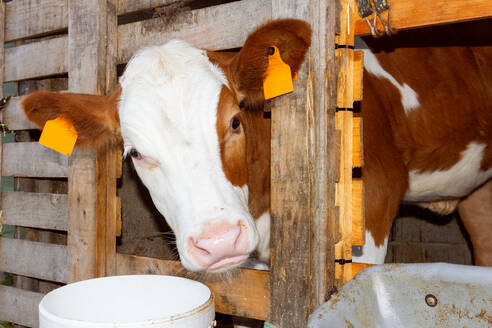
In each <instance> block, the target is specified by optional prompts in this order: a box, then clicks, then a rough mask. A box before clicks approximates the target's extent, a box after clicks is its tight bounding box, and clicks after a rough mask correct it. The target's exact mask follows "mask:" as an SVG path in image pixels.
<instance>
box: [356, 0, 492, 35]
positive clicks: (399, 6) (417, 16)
mask: <svg viewBox="0 0 492 328" xmlns="http://www.w3.org/2000/svg"><path fill="white" fill-rule="evenodd" d="M389 2H390V3H391V26H393V27H395V28H397V29H400V30H402V29H409V28H416V27H424V26H429V25H440V24H449V23H458V22H463V21H470V20H475V19H485V18H490V17H492V2H491V1H489V0H466V1H463V0H433V1H429V0H390V1H389ZM386 15H387V14H386V13H383V16H384V18H385V19H386ZM370 17H371V18H372V17H373V16H372V15H371V16H370ZM371 21H372V19H371ZM378 23H379V22H378ZM378 26H379V28H380V29H381V25H380V24H378ZM355 34H356V35H366V34H370V31H369V27H368V25H367V23H366V21H365V20H364V19H362V18H360V17H359V15H358V14H357V16H356V23H355Z"/></svg>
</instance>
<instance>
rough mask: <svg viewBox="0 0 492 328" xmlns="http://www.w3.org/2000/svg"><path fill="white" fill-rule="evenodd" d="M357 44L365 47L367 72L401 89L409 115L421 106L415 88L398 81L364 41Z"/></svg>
mask: <svg viewBox="0 0 492 328" xmlns="http://www.w3.org/2000/svg"><path fill="white" fill-rule="evenodd" d="M357 46H358V47H359V46H360V47H361V48H363V49H362V51H363V52H364V68H365V69H366V70H367V72H369V73H370V74H373V75H375V76H377V77H379V78H383V79H387V80H388V81H390V82H391V84H393V85H394V86H395V87H396V88H397V89H398V91H400V95H401V103H402V106H403V109H404V110H405V113H406V114H407V115H408V114H409V113H410V112H411V111H412V110H414V109H417V108H419V107H420V103H419V99H418V95H417V93H416V92H415V90H413V89H412V88H411V87H410V86H409V85H408V84H406V83H403V85H401V84H400V83H398V81H397V80H396V79H395V78H394V77H393V76H392V75H391V74H390V73H388V72H387V71H386V70H385V69H384V68H383V67H382V66H381V64H380V63H379V61H378V59H377V58H376V56H375V55H374V54H373V53H372V51H371V50H370V49H369V48H368V47H367V45H366V44H365V43H364V41H362V40H361V39H358V41H357Z"/></svg>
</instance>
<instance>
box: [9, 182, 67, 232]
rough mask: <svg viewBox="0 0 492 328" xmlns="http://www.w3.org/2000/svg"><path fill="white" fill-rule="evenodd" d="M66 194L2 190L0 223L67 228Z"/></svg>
mask: <svg viewBox="0 0 492 328" xmlns="http://www.w3.org/2000/svg"><path fill="white" fill-rule="evenodd" d="M67 215H68V214H67V195H64V194H49V193H34V192H4V193H3V197H2V218H1V222H2V223H7V224H11V225H15V226H23V227H31V228H40V229H52V230H63V231H66V230H67Z"/></svg>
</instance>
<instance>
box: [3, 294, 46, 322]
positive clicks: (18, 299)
mask: <svg viewBox="0 0 492 328" xmlns="http://www.w3.org/2000/svg"><path fill="white" fill-rule="evenodd" d="M43 296H44V295H43V294H41V293H35V292H30V291H27V290H22V289H19V288H14V287H8V286H2V285H0V320H3V321H6V322H13V323H16V324H19V325H22V326H27V327H39V321H38V306H39V303H40V302H41V299H42V298H43Z"/></svg>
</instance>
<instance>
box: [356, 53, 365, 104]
mask: <svg viewBox="0 0 492 328" xmlns="http://www.w3.org/2000/svg"><path fill="white" fill-rule="evenodd" d="M363 75H364V52H363V51H362V50H356V51H354V101H361V100H362V92H363V90H362V76H363Z"/></svg>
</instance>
